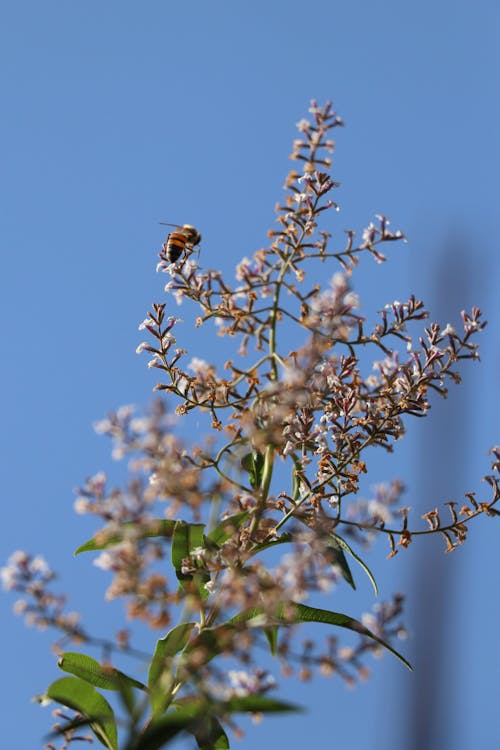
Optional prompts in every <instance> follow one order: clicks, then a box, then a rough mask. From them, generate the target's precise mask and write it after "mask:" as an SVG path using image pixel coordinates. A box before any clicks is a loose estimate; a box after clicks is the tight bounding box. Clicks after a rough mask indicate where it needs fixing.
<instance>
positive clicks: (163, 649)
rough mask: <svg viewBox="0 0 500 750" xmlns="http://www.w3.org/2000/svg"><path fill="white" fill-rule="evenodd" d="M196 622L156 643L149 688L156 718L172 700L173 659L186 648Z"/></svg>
mask: <svg viewBox="0 0 500 750" xmlns="http://www.w3.org/2000/svg"><path fill="white" fill-rule="evenodd" d="M194 626H195V623H194V622H185V623H181V624H180V625H177V626H176V627H175V628H172V630H171V631H170V632H169V633H167V635H166V636H165V637H164V638H160V639H159V640H158V641H157V643H156V649H155V653H154V656H153V658H152V660H151V666H150V668H149V675H148V686H149V689H150V697H151V706H152V709H153V715H154V716H160V715H161V714H162V713H163V712H164V711H165V710H166V708H167V707H168V705H169V703H170V701H171V699H172V692H171V691H172V688H173V686H174V682H175V675H174V667H173V664H172V659H173V657H174V656H175V655H176V654H177V653H178V652H179V651H181V650H182V649H183V648H185V647H186V645H187V643H188V641H189V636H190V635H191V631H192V629H193V628H194Z"/></svg>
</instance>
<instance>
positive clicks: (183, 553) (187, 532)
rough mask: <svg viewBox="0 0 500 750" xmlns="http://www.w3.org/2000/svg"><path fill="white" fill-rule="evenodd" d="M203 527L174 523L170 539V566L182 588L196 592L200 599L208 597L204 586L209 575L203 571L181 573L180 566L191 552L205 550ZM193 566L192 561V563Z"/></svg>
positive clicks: (198, 524) (181, 522) (183, 522)
mask: <svg viewBox="0 0 500 750" xmlns="http://www.w3.org/2000/svg"><path fill="white" fill-rule="evenodd" d="M204 530H205V525H204V524H202V523H186V522H185V521H176V522H175V528H174V535H173V537H172V564H173V566H174V568H175V574H176V576H177V579H178V580H179V581H180V584H181V586H182V588H184V589H185V590H186V591H191V592H193V591H197V593H198V595H199V596H200V597H201V598H202V599H206V598H207V597H208V594H209V592H208V591H207V589H206V588H205V584H206V583H207V582H208V581H209V580H210V575H209V574H208V573H207V572H206V571H203V570H200V572H199V573H183V572H182V564H183V560H185V558H189V557H190V556H191V553H192V552H193V550H195V549H197V548H200V547H201V548H202V549H204V548H205V537H204V534H203V532H204ZM193 564H195V563H194V561H193Z"/></svg>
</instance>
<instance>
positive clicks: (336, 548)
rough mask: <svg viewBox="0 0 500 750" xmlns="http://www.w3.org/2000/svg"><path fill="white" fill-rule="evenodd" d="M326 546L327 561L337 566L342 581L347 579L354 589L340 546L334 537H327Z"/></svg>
mask: <svg viewBox="0 0 500 750" xmlns="http://www.w3.org/2000/svg"><path fill="white" fill-rule="evenodd" d="M326 546H327V548H328V549H327V550H326V553H327V555H326V556H327V559H328V561H329V562H330V563H331V564H332V565H335V566H336V567H338V569H339V570H340V573H341V575H342V578H343V579H344V581H347V583H348V584H349V586H351V587H352V588H353V589H354V590H356V584H355V583H354V578H353V577H352V573H351V569H350V567H349V565H348V562H347V560H346V556H345V554H344V551H343V549H342V547H341V546H340V545H339V544H337V542H336V541H335V540H334V539H328V540H327V542H326Z"/></svg>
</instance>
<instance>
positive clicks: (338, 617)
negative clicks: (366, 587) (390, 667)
mask: <svg viewBox="0 0 500 750" xmlns="http://www.w3.org/2000/svg"><path fill="white" fill-rule="evenodd" d="M285 606H286V607H288V606H292V607H294V608H295V622H323V623H326V624H328V625H336V626H337V627H339V628H347V629H348V630H353V631H354V632H356V633H360V635H364V636H366V637H367V638H370V639H371V640H372V641H376V642H377V643H380V645H381V646H383V647H384V648H386V649H387V650H388V651H390V652H391V654H394V656H395V657H396V658H397V659H399V661H400V662H402V663H403V664H404V665H405V667H408V669H409V670H411V671H413V667H412V666H411V664H410V663H409V662H408V661H406V659H405V658H404V657H403V656H401V654H399V653H398V652H397V651H396V650H395V649H394V648H392V646H390V645H389V644H388V643H386V642H385V641H383V640H382V638H379V637H378V636H377V635H375V634H374V633H372V632H371V630H368V628H366V627H365V626H364V625H363V623H361V622H359V620H355V619H354V618H353V617H349V615H344V614H342V613H340V612H330V611H329V610H328V609H317V608H316V607H308V606H307V605H306V604H292V603H290V605H288V604H287V605H285Z"/></svg>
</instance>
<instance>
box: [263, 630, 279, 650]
mask: <svg viewBox="0 0 500 750" xmlns="http://www.w3.org/2000/svg"><path fill="white" fill-rule="evenodd" d="M278 630H279V628H278V626H277V625H273V626H272V627H271V628H266V629H265V630H264V634H265V636H266V638H267V642H268V643H269V650H270V652H271V656H276V651H277V649H278Z"/></svg>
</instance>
